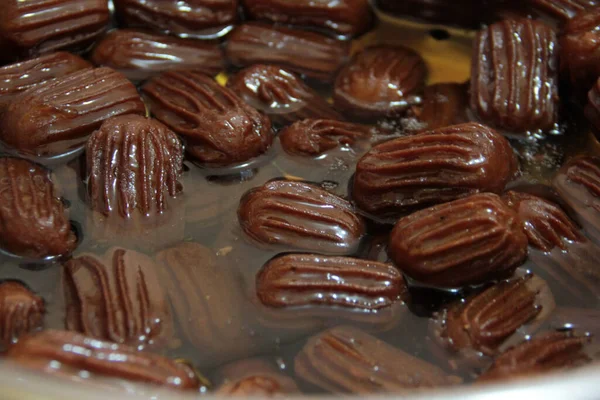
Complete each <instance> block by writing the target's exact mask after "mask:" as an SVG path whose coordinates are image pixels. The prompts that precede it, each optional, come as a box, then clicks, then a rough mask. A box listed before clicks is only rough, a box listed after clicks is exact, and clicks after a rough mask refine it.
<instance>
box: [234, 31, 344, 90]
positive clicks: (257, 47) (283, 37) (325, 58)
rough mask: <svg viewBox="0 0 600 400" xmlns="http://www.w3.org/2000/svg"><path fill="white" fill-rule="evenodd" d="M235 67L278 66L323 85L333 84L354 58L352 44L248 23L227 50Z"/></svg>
mask: <svg viewBox="0 0 600 400" xmlns="http://www.w3.org/2000/svg"><path fill="white" fill-rule="evenodd" d="M225 52H226V54H227V57H228V58H229V61H231V62H232V63H233V64H234V65H235V66H238V67H245V66H249V65H253V64H262V63H265V64H275V65H278V66H281V67H283V68H285V69H287V70H290V71H293V72H296V73H299V74H302V75H306V76H307V77H310V78H314V79H318V80H321V81H331V80H333V78H334V77H335V74H336V73H337V71H338V70H339V69H340V67H341V66H342V65H344V63H345V62H346V61H347V58H348V56H349V55H350V44H349V43H347V42H341V41H338V40H335V39H332V38H329V37H327V36H325V35H322V34H319V33H316V32H307V31H303V30H295V29H290V28H286V27H276V26H272V25H268V24H264V23H260V22H248V23H245V24H242V25H239V26H238V27H236V28H235V29H234V30H233V32H231V34H230V35H229V37H228V41H227V46H226V49H225Z"/></svg>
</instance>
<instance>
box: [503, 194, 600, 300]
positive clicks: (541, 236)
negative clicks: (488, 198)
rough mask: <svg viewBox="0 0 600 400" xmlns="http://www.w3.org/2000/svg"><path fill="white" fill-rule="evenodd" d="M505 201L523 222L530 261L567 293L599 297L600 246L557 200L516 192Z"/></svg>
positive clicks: (507, 196) (586, 297) (589, 298)
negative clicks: (583, 230) (590, 240)
mask: <svg viewBox="0 0 600 400" xmlns="http://www.w3.org/2000/svg"><path fill="white" fill-rule="evenodd" d="M504 200H505V201H506V202H507V204H508V205H509V206H510V207H512V208H513V209H514V210H515V211H516V212H517V214H519V217H520V219H521V221H522V222H523V227H524V230H525V234H526V235H527V238H528V239H529V246H530V247H531V250H530V252H529V260H530V261H531V262H532V263H533V264H535V265H537V266H539V267H540V268H542V270H543V271H544V273H546V274H549V275H550V276H551V277H552V278H553V279H554V280H555V281H558V282H560V284H561V287H562V289H563V292H564V293H567V292H570V294H571V295H573V296H574V297H576V298H577V299H579V300H583V301H584V302H589V301H590V300H592V301H593V300H595V299H596V298H597V297H598V296H599V294H598V293H599V289H600V269H598V267H597V260H598V259H600V248H598V247H597V246H595V245H594V244H592V243H590V242H589V240H588V239H587V238H586V237H585V236H584V235H583V233H582V232H581V228H580V227H579V226H578V225H577V224H576V223H575V221H573V220H572V219H571V217H569V216H568V215H567V213H566V212H565V211H564V210H563V209H562V208H561V207H560V206H559V205H558V204H556V203H554V202H553V201H551V200H548V199H546V198H542V197H538V196H535V195H532V194H529V193H522V192H515V191H509V192H507V193H506V194H505V195H504Z"/></svg>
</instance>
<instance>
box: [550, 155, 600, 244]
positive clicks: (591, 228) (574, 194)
mask: <svg viewBox="0 0 600 400" xmlns="http://www.w3.org/2000/svg"><path fill="white" fill-rule="evenodd" d="M553 186H554V188H555V189H556V190H557V192H558V194H559V195H560V196H561V197H562V198H563V199H564V200H565V202H566V203H567V204H568V205H569V206H570V207H571V208H572V209H573V210H574V211H575V212H576V214H577V217H578V220H577V222H579V223H580V224H581V225H582V226H583V228H584V229H585V230H586V231H587V233H588V234H589V235H590V237H591V238H592V239H593V241H594V242H595V243H596V244H600V158H599V157H589V156H581V157H577V158H575V159H573V160H571V161H569V162H568V163H567V164H565V165H564V166H563V167H562V168H561V169H560V170H559V171H558V173H557V174H556V176H555V177H554V181H553Z"/></svg>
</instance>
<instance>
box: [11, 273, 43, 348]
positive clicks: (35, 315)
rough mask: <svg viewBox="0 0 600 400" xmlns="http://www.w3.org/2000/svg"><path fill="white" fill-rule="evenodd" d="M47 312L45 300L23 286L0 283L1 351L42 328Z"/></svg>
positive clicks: (15, 283) (13, 282) (12, 282)
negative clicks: (25, 335) (27, 334)
mask: <svg viewBox="0 0 600 400" xmlns="http://www.w3.org/2000/svg"><path fill="white" fill-rule="evenodd" d="M45 312H46V310H45V307H44V300H43V299H42V298H41V297H39V296H36V295H35V293H33V292H32V291H31V290H29V289H27V288H26V287H25V286H24V285H23V284H21V283H19V282H15V281H5V282H2V283H0V320H1V321H2V323H0V349H1V348H2V347H6V346H8V345H10V344H11V343H16V342H17V341H18V340H19V337H21V336H23V335H24V334H26V333H28V332H31V331H33V330H36V329H38V328H41V326H42V324H43V322H44V313H45Z"/></svg>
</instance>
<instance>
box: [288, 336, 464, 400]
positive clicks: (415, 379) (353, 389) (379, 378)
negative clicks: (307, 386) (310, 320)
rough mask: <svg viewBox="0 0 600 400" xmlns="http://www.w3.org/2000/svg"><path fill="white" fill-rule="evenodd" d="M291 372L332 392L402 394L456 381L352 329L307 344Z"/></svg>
mask: <svg viewBox="0 0 600 400" xmlns="http://www.w3.org/2000/svg"><path fill="white" fill-rule="evenodd" d="M294 363H295V365H294V369H295V370H296V374H297V375H299V376H300V377H301V378H302V379H304V380H305V381H308V382H310V383H312V384H314V385H317V386H319V387H321V388H323V389H325V390H327V391H328V392H332V393H354V394H369V393H380V394H381V393H405V392H408V391H409V390H414V389H424V388H435V387H440V386H450V385H454V384H457V383H460V381H461V379H460V378H458V377H456V376H451V375H447V374H446V373H444V372H443V371H442V370H441V369H439V368H438V367H436V366H434V365H432V364H429V363H427V362H425V361H422V360H419V359H418V358H416V357H413V356H411V355H409V354H407V353H405V352H403V351H402V350H400V349H397V348H395V347H393V346H390V345H389V344H387V343H385V342H383V341H381V340H379V339H377V338H375V337H373V336H371V335H369V334H367V333H364V332H362V331H360V330H359V329H356V328H351V327H344V326H342V327H336V328H333V329H330V330H327V331H325V332H323V333H320V334H318V335H316V336H314V337H312V338H310V339H309V340H308V342H307V343H306V345H305V346H304V348H303V349H302V351H301V352H300V353H299V354H298V355H297V356H296V359H295V362H294Z"/></svg>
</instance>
